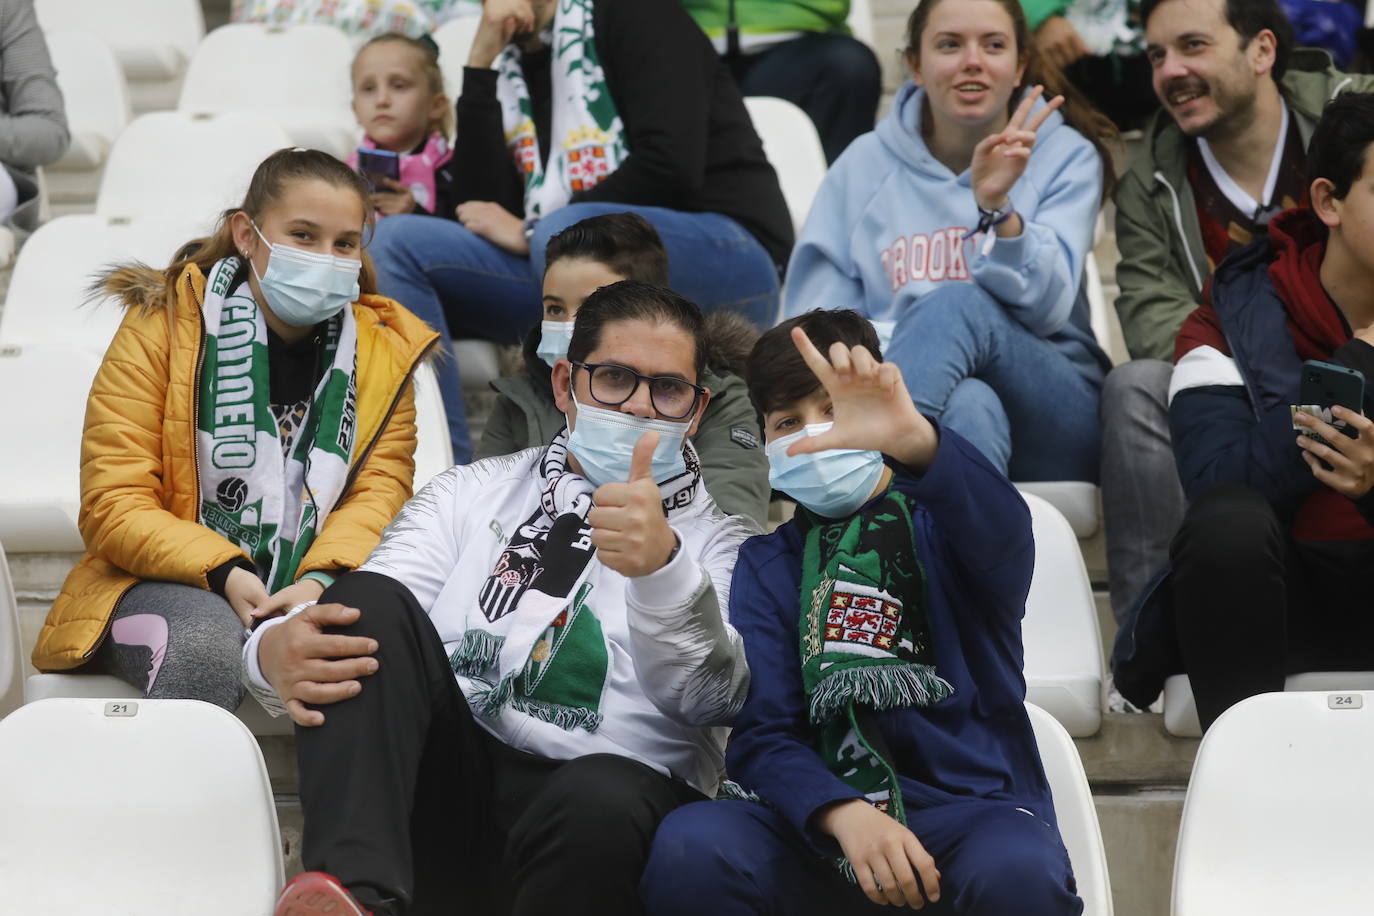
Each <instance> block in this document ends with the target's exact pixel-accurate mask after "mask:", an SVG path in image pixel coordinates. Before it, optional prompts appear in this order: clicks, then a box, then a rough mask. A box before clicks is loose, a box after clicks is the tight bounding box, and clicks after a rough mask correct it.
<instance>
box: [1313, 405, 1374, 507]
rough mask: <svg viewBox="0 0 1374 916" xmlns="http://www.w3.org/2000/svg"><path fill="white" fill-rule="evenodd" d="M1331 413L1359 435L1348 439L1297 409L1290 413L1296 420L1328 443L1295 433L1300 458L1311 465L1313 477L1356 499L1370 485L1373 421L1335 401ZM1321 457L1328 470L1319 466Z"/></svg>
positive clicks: (1372, 481) (1373, 463) (1373, 475)
mask: <svg viewBox="0 0 1374 916" xmlns="http://www.w3.org/2000/svg"><path fill="white" fill-rule="evenodd" d="M1331 416H1332V417H1334V418H1335V419H1337V420H1344V421H1345V422H1346V423H1349V424H1350V425H1351V426H1353V427H1354V428H1355V430H1356V431H1357V432H1358V433H1359V434H1360V435H1359V437H1358V438H1355V439H1351V438H1350V437H1349V436H1347V435H1346V434H1345V433H1343V432H1341V431H1340V430H1338V429H1336V427H1334V426H1332V425H1331V424H1329V423H1323V422H1322V421H1321V420H1319V419H1318V418H1316V417H1314V416H1312V415H1311V414H1309V413H1305V412H1303V411H1298V413H1297V414H1296V415H1295V416H1294V420H1295V421H1296V422H1297V423H1299V424H1300V425H1302V426H1305V427H1307V428H1308V429H1310V430H1312V431H1313V432H1314V433H1317V434H1318V435H1320V436H1321V437H1322V438H1323V439H1325V440H1326V441H1327V442H1329V443H1331V444H1330V445H1322V444H1321V443H1320V442H1318V441H1317V440H1316V439H1312V438H1309V437H1308V436H1298V446H1299V447H1300V448H1301V449H1302V450H1303V451H1302V460H1303V461H1306V462H1307V466H1308V467H1309V468H1311V469H1312V476H1313V477H1315V478H1317V479H1318V480H1320V481H1321V482H1322V483H1324V484H1326V485H1327V486H1328V487H1330V488H1331V489H1333V490H1335V491H1336V492H1337V493H1340V494H1341V495H1342V496H1346V497H1349V498H1350V499H1359V498H1360V497H1361V496H1364V495H1365V494H1366V493H1368V492H1369V491H1370V489H1371V488H1374V421H1371V420H1370V419H1369V418H1368V417H1366V416H1365V415H1364V414H1359V413H1355V412H1354V411H1353V410H1348V409H1347V408H1345V407H1341V406H1339V405H1337V406H1335V407H1332V408H1331ZM1323 461H1325V462H1326V463H1327V465H1329V466H1330V468H1331V469H1330V470H1327V469H1326V468H1325V467H1323V466H1322V462H1323Z"/></svg>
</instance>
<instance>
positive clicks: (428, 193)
mask: <svg viewBox="0 0 1374 916" xmlns="http://www.w3.org/2000/svg"><path fill="white" fill-rule="evenodd" d="M353 114H354V115H355V116H356V117H357V118H358V124H359V126H361V127H362V129H363V130H364V131H365V133H364V135H363V146H362V148H363V149H364V150H381V151H384V152H388V153H394V154H396V157H397V159H398V160H399V161H398V163H397V166H398V168H397V172H398V175H399V177H398V178H391V177H387V176H385V175H382V174H377V173H375V172H373V171H371V170H369V169H368V167H367V163H366V162H365V163H364V167H363V168H362V169H361V171H363V172H364V173H366V174H367V177H368V180H369V181H370V182H371V183H372V185H373V187H374V190H373V192H372V203H373V206H375V207H376V208H377V213H378V215H380V216H394V215H395V214H397V213H432V214H435V215H437V216H442V217H444V218H446V219H455V216H454V213H453V209H454V207H455V206H456V204H457V201H455V200H449V199H448V198H449V196H450V191H449V189H450V187H451V186H452V182H453V176H452V175H451V174H449V171H448V169H449V167H450V166H451V163H452V160H453V149H452V147H451V146H450V144H449V138H450V137H451V136H452V135H453V106H452V105H451V104H450V103H449V100H448V96H446V95H444V75H443V73H442V72H441V71H440V69H439V52H438V49H437V48H436V47H435V45H434V42H433V41H426V40H422V39H416V38H409V37H407V36H405V35H399V34H395V33H388V34H386V35H378V36H377V37H376V38H374V39H372V40H371V41H369V42H368V43H367V44H365V45H363V46H362V49H361V50H359V51H358V56H357V57H355V58H353ZM358 160H359V155H358V152H357V151H354V153H353V154H352V155H351V156H350V157H349V159H348V164H349V166H350V167H351V168H354V169H357V168H358Z"/></svg>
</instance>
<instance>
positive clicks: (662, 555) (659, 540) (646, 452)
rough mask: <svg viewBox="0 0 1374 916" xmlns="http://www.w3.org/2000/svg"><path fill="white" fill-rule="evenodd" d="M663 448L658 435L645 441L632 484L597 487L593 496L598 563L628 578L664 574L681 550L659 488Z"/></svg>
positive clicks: (634, 459) (591, 519)
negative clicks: (658, 453)
mask: <svg viewBox="0 0 1374 916" xmlns="http://www.w3.org/2000/svg"><path fill="white" fill-rule="evenodd" d="M657 445H658V433H657V432H656V431H650V432H647V433H645V434H644V435H642V436H640V437H639V441H638V442H636V443H635V450H634V454H633V455H632V456H631V458H630V479H629V480H628V481H626V482H625V483H606V484H602V485H601V486H599V487H597V488H596V492H595V493H593V494H592V502H593V503H595V506H596V507H595V508H594V509H592V511H591V512H588V513H587V522H588V524H590V525H591V526H592V544H593V545H595V547H596V555H597V557H598V558H599V559H600V560H601V562H602V564H603V565H605V566H608V567H610V568H611V569H614V570H615V571H616V572H618V573H620V574H621V575H622V576H626V577H627V578H634V577H636V576H647V575H648V574H649V573H652V572H657V571H658V570H660V569H662V568H663V567H664V566H665V565H666V564H667V562H668V557H669V556H671V555H672V552H673V548H674V547H676V546H677V535H675V534H674V533H673V529H672V528H669V527H668V519H667V517H666V516H665V515H664V514H663V498H662V497H661V496H660V495H659V492H658V484H657V483H655V482H654V473H653V462H654V447H655V446H657Z"/></svg>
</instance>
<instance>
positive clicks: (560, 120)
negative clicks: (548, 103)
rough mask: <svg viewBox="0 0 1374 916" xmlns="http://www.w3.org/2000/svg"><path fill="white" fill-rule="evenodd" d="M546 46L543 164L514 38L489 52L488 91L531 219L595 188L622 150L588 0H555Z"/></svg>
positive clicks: (619, 127) (625, 152)
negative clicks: (492, 81) (549, 95)
mask: <svg viewBox="0 0 1374 916" xmlns="http://www.w3.org/2000/svg"><path fill="white" fill-rule="evenodd" d="M542 37H543V38H544V39H545V41H546V42H547V43H548V44H549V45H550V47H551V49H552V50H551V54H552V60H551V61H550V64H549V68H550V72H551V74H552V76H551V79H552V84H553V85H552V89H553V104H552V108H553V116H552V119H551V124H550V125H549V127H550V130H551V131H552V132H553V136H552V137H551V138H550V139H551V141H552V142H550V143H549V161H548V163H547V164H545V163H543V162H541V161H540V158H539V140H538V137H537V135H536V132H535V128H534V108H533V105H532V104H531V102H530V91H529V87H528V86H527V85H526V84H525V75H524V73H523V72H521V70H520V53H519V51H518V50H517V49H516V48H515V46H514V45H511V46H509V47H507V48H506V49H505V50H504V51H503V52H501V56H500V57H498V58H497V59H496V70H497V82H496V98H497V101H498V102H500V104H501V124H502V127H503V128H504V129H505V134H506V146H507V147H509V149H510V151H511V156H512V157H514V159H515V167H516V168H517V169H518V170H519V171H520V174H521V175H523V176H524V179H525V218H526V219H527V220H537V219H539V218H540V217H543V216H547V215H548V214H550V213H552V212H553V211H555V210H557V209H559V208H560V207H563V206H566V205H567V204H568V202H569V201H570V200H571V199H572V195H573V193H574V192H577V191H586V190H589V189H590V188H593V187H595V186H596V185H597V184H599V183H600V182H601V181H603V180H604V179H605V178H606V177H607V176H608V175H610V174H611V173H612V172H614V171H615V170H616V169H617V168H618V167H619V166H620V163H621V162H623V161H624V160H625V157H626V156H628V155H629V150H628V149H627V148H626V146H625V137H624V134H625V128H624V125H623V124H622V123H621V120H620V114H619V112H617V111H616V109H615V100H614V99H612V98H611V92H610V90H609V89H608V88H607V86H606V74H605V72H604V71H603V70H602V69H601V61H600V59H599V58H598V57H597V53H596V36H595V35H593V33H592V0H558V9H557V10H556V11H555V12H554V17H553V28H552V31H551V32H546V33H545V34H544V35H543V36H542Z"/></svg>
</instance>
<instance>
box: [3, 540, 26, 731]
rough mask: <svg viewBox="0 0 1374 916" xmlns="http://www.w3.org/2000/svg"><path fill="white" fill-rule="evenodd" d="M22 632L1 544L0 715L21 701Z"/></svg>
mask: <svg viewBox="0 0 1374 916" xmlns="http://www.w3.org/2000/svg"><path fill="white" fill-rule="evenodd" d="M21 642H22V640H21V638H20V635H19V602H18V600H17V599H16V598H15V597H14V584H13V583H12V582H11V581H10V567H9V563H8V562H6V560H5V548H4V547H3V546H2V545H0V719H3V718H4V717H5V716H7V715H9V713H10V711H11V710H12V709H14V708H15V707H16V706H18V705H19V702H20V699H21V697H20V692H19V690H18V689H16V688H18V687H19V672H20V671H21V670H22V668H21V666H22V665H23V664H24V659H23V657H22V655H21V650H20V645H21Z"/></svg>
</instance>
